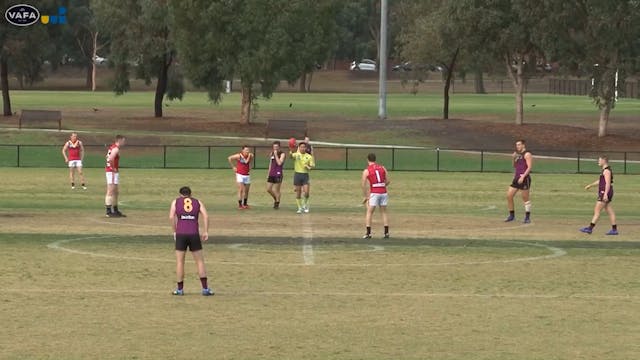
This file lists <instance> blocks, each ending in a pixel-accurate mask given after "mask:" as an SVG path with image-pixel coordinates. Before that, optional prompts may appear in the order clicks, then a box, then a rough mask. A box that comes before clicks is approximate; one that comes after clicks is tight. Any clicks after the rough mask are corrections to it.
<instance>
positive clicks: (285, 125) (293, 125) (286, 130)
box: [265, 120, 307, 139]
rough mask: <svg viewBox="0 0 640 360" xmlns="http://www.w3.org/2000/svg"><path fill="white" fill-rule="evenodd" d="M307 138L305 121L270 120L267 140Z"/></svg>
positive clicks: (266, 130) (266, 134) (266, 131)
mask: <svg viewBox="0 0 640 360" xmlns="http://www.w3.org/2000/svg"><path fill="white" fill-rule="evenodd" d="M305 136H307V122H306V121H304V120H269V121H267V127H266V129H265V138H276V139H288V138H292V137H293V138H296V139H302V138H304V137H305Z"/></svg>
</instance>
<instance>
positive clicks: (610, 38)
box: [544, 0, 640, 137]
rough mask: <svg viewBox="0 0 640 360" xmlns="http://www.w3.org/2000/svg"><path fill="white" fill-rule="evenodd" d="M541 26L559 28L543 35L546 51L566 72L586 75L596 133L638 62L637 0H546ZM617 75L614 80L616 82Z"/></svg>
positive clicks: (606, 121) (602, 128)
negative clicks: (597, 115)
mask: <svg viewBox="0 0 640 360" xmlns="http://www.w3.org/2000/svg"><path fill="white" fill-rule="evenodd" d="M547 2H548V3H549V7H551V10H552V11H551V13H550V15H549V16H548V17H546V18H545V19H544V22H545V26H546V27H547V28H556V29H562V31H558V32H557V33H555V34H554V36H548V37H547V40H548V41H547V42H546V44H545V45H546V46H547V48H548V51H549V52H552V53H554V54H555V55H556V56H558V57H559V58H560V59H561V62H562V65H563V68H564V69H566V70H567V71H568V72H569V73H571V74H574V75H579V76H587V77H589V78H591V79H592V81H593V87H592V89H591V94H590V96H591V98H592V99H593V102H594V104H595V105H596V106H597V107H598V109H599V111H600V118H599V123H598V136H599V137H603V136H606V135H607V127H608V124H609V115H610V113H611V110H612V109H613V108H614V107H615V102H616V93H617V92H619V93H622V92H623V91H624V82H625V79H626V77H627V76H628V74H632V73H634V72H636V71H637V70H638V69H639V67H638V65H639V64H638V63H639V62H640V40H639V39H640V21H638V19H640V3H639V2H638V1H634V0H620V1H596V0H579V1H573V2H566V3H565V2H557V1H550V0H547ZM616 77H617V86H616Z"/></svg>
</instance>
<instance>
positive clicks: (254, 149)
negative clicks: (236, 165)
mask: <svg viewBox="0 0 640 360" xmlns="http://www.w3.org/2000/svg"><path fill="white" fill-rule="evenodd" d="M256 151H257V148H256V147H255V146H254V147H253V168H254V169H255V168H256Z"/></svg>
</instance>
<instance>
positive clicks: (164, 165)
mask: <svg viewBox="0 0 640 360" xmlns="http://www.w3.org/2000/svg"><path fill="white" fill-rule="evenodd" d="M162 168H163V169H166V168H167V145H162Z"/></svg>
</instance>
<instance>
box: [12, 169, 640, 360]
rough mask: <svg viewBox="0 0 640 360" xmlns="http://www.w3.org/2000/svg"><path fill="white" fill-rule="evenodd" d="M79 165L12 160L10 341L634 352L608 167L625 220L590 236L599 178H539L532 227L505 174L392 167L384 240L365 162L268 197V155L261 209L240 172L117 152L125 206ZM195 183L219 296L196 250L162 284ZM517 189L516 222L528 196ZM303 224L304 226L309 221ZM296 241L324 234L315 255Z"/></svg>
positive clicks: (146, 347) (279, 355)
mask: <svg viewBox="0 0 640 360" xmlns="http://www.w3.org/2000/svg"><path fill="white" fill-rule="evenodd" d="M86 175H87V179H88V186H89V189H88V190H87V191H81V190H76V191H71V190H70V189H69V187H68V183H67V171H66V170H65V169H60V168H5V169H3V178H4V181H3V187H2V188H0V281H1V282H2V284H3V291H2V292H0V313H2V314H3V335H2V337H0V348H1V349H2V356H1V357H2V358H7V359H18V358H19V359H45V358H56V359H61V358H64V359H85V358H96V357H98V358H104V359H122V358H136V359H158V358H197V357H202V356H205V357H212V358H220V359H237V358H240V359H255V358H261V359H283V358H290V359H299V358H306V359H380V358H394V359H474V360H475V359H516V358H517V359H569V358H576V357H579V358H589V359H591V358H592V359H602V358H607V359H630V358H633V357H634V356H635V354H636V353H637V346H636V341H635V334H636V331H635V330H636V329H637V324H638V322H639V321H640V312H639V311H638V309H640V306H639V305H640V282H639V281H638V277H637V271H636V269H637V263H638V260H640V242H639V241H638V233H639V232H640V223H638V221H637V219H638V218H639V217H640V210H639V209H638V207H637V204H638V202H640V195H638V193H637V191H635V187H636V179H635V177H634V176H617V177H616V183H615V186H616V188H615V189H616V198H615V199H614V202H613V205H614V206H615V209H616V211H617V213H618V224H619V226H620V231H621V235H620V236H618V237H617V238H614V239H612V238H610V237H606V236H605V235H604V234H603V233H604V231H606V229H607V222H608V219H607V218H606V215H603V218H602V219H601V220H600V222H599V224H598V226H597V227H596V232H594V234H593V235H591V236H587V235H584V234H581V233H579V232H578V231H577V229H578V228H579V227H580V226H584V224H586V223H588V221H589V219H590V218H591V213H592V207H593V204H594V201H595V200H594V199H595V194H594V193H593V192H588V191H584V190H583V188H582V186H583V185H584V184H586V183H589V182H591V181H593V180H594V179H595V177H596V176H595V175H557V174H549V175H535V176H534V187H533V190H532V201H533V209H534V210H533V224H531V225H527V226H523V225H521V224H520V223H515V224H505V223H503V222H502V219H503V216H504V215H505V210H504V207H505V204H504V202H505V200H504V193H505V190H506V188H507V185H508V184H509V183H510V181H511V176H510V174H479V173H423V172H402V171H396V172H392V173H391V174H390V178H391V180H392V184H391V186H390V208H389V211H390V224H391V233H392V238H391V239H389V240H383V239H381V238H380V235H381V233H380V232H381V224H380V218H379V216H378V214H374V215H375V216H374V220H373V225H374V226H373V232H374V238H373V239H370V240H362V239H361V238H360V236H361V235H362V231H363V220H364V219H363V208H362V207H361V206H359V202H360V199H361V192H360V189H359V182H360V172H359V171H315V172H313V173H312V174H311V179H312V196H311V199H312V201H311V208H312V212H311V213H310V214H307V215H297V214H295V213H294V206H295V205H294V201H293V194H292V192H291V179H290V177H291V174H290V172H289V173H287V174H286V176H285V183H284V184H283V199H282V200H283V202H282V208H281V209H280V210H279V211H274V210H273V209H271V199H270V197H269V196H268V195H267V194H266V192H264V186H265V181H264V179H265V177H266V171H264V170H254V171H253V172H252V180H253V185H252V190H251V191H252V192H251V195H250V204H251V205H252V209H251V210H248V211H243V212H240V211H238V210H236V209H235V184H234V181H233V174H232V173H231V171H229V170H204V169H200V170H198V169H195V170H186V169H171V170H162V169H124V170H123V172H122V174H121V181H122V183H121V197H120V200H121V209H122V210H123V211H124V212H125V213H127V214H128V217H127V218H122V219H105V218H104V215H103V206H102V203H103V201H104V185H103V182H104V172H103V171H102V170H101V169H86ZM185 184H188V185H190V186H191V187H192V189H193V191H194V195H195V196H196V197H198V198H200V199H201V200H203V201H204V202H205V203H206V205H207V208H208V210H209V213H210V214H211V231H210V235H212V238H211V243H209V244H207V245H206V246H205V256H206V262H207V267H208V274H209V279H210V283H211V285H212V287H213V288H214V289H215V290H216V291H217V295H216V296H214V297H213V298H204V297H202V296H200V295H199V294H198V288H199V281H198V279H197V278H196V277H195V276H194V273H193V272H194V264H193V262H191V261H188V262H187V278H186V279H185V286H186V291H187V294H186V295H185V296H184V297H180V298H177V297H172V296H171V295H170V291H171V289H172V287H173V286H174V283H173V281H174V276H175V275H174V255H173V251H172V239H171V236H170V227H169V224H168V221H167V212H168V205H169V202H170V201H171V200H172V199H173V198H174V197H175V196H176V192H177V189H178V188H179V187H180V186H182V185H185ZM516 204H517V207H516V211H517V216H518V217H519V219H521V215H522V211H521V207H522V205H521V201H520V199H517V202H516ZM303 219H304V220H303ZM305 223H306V224H307V225H304V224H305ZM304 226H309V228H310V229H311V233H312V234H313V238H312V239H309V238H308V237H307V238H303V235H302V234H303V233H305V232H304V231H303V227H304ZM306 233H307V234H308V233H309V230H306ZM304 245H306V246H307V247H308V246H311V248H312V251H313V262H312V263H309V262H308V259H307V260H305V255H304V254H305V251H306V253H307V254H308V248H307V250H303V247H304ZM373 246H376V247H377V248H374V247H373ZM376 249H377V251H374V250H376ZM305 261H306V264H305ZM16 309H19V311H18V310H16ZM593 329H598V330H597V331H594V330H593ZM176 339H179V341H178V343H176ZM203 354H204V355H203Z"/></svg>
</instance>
